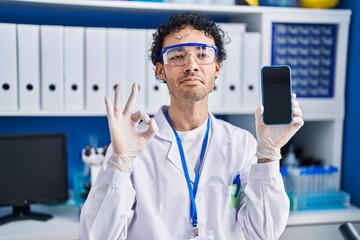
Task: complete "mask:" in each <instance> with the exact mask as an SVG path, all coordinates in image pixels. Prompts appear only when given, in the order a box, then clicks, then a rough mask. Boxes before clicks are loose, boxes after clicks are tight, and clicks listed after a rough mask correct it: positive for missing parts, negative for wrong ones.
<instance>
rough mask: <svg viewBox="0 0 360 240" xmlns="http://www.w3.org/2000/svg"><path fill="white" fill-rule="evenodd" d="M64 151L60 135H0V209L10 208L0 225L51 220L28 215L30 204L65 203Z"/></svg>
mask: <svg viewBox="0 0 360 240" xmlns="http://www.w3.org/2000/svg"><path fill="white" fill-rule="evenodd" d="M66 147H67V146H66V136H65V134H63V133H46V134H44V133H41V134H39V133H38V134H16V135H0V206H12V208H13V213H12V214H10V215H8V216H0V225H1V224H5V223H7V222H10V221H14V220H23V219H35V220H41V221H46V220H48V219H50V218H52V216H51V215H50V214H44V213H34V212H31V211H30V204H32V203H59V202H63V201H66V200H67V199H68V180H67V179H68V178H67V154H66V151H67V149H66Z"/></svg>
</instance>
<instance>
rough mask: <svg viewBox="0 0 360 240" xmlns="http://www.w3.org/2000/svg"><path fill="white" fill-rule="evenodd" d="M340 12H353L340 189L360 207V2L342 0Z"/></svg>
mask: <svg viewBox="0 0 360 240" xmlns="http://www.w3.org/2000/svg"><path fill="white" fill-rule="evenodd" d="M339 8H347V9H351V10H352V17H351V25H350V37H349V48H348V65H347V82H346V112H345V128H344V139H343V166H342V168H343V172H342V184H341V186H342V188H343V189H344V190H345V191H347V192H349V193H350V194H351V202H352V203H353V204H355V205H357V206H360V174H359V171H360V157H359V155H360V154H359V142H360V141H359V138H360V111H359V105H360V91H359V90H360V81H359V79H360V77H359V76H360V68H359V63H360V45H359V39H360V32H359V29H360V1H354V0H343V1H342V2H341V4H340V6H339Z"/></svg>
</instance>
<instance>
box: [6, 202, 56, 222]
mask: <svg viewBox="0 0 360 240" xmlns="http://www.w3.org/2000/svg"><path fill="white" fill-rule="evenodd" d="M52 217H53V216H52V215H51V214H46V213H36V212H31V211H30V205H24V206H13V212H12V214H10V215H7V216H4V217H0V225H3V224H6V223H9V222H12V221H19V220H27V219H31V220H38V221H47V220H49V219H50V218H52Z"/></svg>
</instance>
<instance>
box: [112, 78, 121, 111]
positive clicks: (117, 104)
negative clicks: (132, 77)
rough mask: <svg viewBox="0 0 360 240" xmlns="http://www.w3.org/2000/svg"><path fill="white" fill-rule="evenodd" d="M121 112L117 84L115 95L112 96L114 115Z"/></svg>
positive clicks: (119, 89) (119, 87)
mask: <svg viewBox="0 0 360 240" xmlns="http://www.w3.org/2000/svg"><path fill="white" fill-rule="evenodd" d="M120 113H121V86H120V85H119V84H118V85H116V88H115V97H114V114H115V117H117V116H119V114H120Z"/></svg>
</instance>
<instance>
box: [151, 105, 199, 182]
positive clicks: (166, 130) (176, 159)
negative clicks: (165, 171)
mask: <svg viewBox="0 0 360 240" xmlns="http://www.w3.org/2000/svg"><path fill="white" fill-rule="evenodd" d="M164 108H166V107H165V106H163V107H162V108H160V110H159V111H158V112H157V113H156V115H155V116H154V119H155V121H156V123H157V125H158V126H159V131H158V132H157V133H156V135H157V136H158V137H160V138H162V139H165V140H167V141H169V142H170V144H171V146H170V150H169V152H168V154H167V160H168V161H170V162H171V163H172V164H173V165H174V167H176V168H177V169H178V170H179V171H180V172H181V173H182V174H183V175H184V178H185V173H184V169H183V166H182V163H181V157H180V152H179V148H178V145H177V142H176V138H175V135H174V132H173V130H172V128H171V126H170V124H169V123H168V121H167V120H166V117H165V115H164V111H165V110H166V109H164ZM185 157H186V154H185ZM186 164H187V166H190V165H189V164H190V163H189V162H188V160H186ZM188 172H189V177H190V180H191V182H193V183H194V180H195V172H194V170H193V169H192V168H191V167H190V168H189V167H188Z"/></svg>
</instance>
